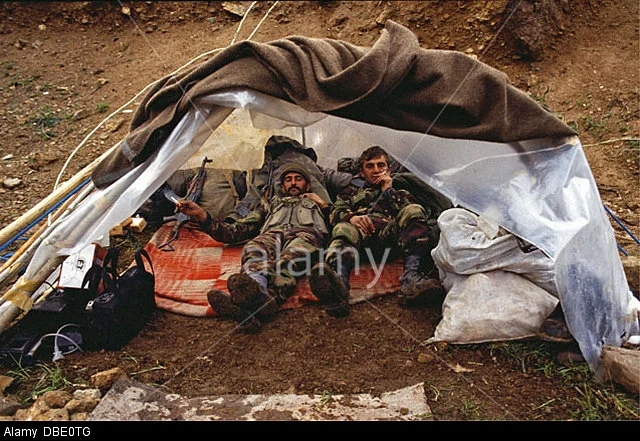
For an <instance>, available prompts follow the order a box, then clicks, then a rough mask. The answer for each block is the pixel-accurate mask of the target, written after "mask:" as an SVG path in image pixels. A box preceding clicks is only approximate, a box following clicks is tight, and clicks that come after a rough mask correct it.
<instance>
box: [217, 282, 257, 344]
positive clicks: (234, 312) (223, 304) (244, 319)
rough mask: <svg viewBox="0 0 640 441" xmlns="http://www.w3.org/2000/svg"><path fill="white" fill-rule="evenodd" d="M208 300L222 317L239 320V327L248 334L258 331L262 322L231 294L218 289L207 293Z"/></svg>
mask: <svg viewBox="0 0 640 441" xmlns="http://www.w3.org/2000/svg"><path fill="white" fill-rule="evenodd" d="M207 301H208V302H209V305H211V308H212V309H213V310H214V312H216V313H217V314H218V315H219V316H220V317H228V318H231V319H233V320H235V321H236V322H238V328H239V329H240V330H241V331H243V332H246V333H248V334H253V333H256V332H258V331H259V330H260V327H261V326H262V324H261V323H260V321H259V320H258V319H257V318H256V317H255V316H254V315H253V314H251V313H250V312H249V311H247V310H246V309H243V308H241V307H240V306H238V305H236V304H235V303H233V301H232V299H231V296H229V295H227V294H226V293H225V292H223V291H220V290H218V289H212V290H211V291H209V292H208V293H207Z"/></svg>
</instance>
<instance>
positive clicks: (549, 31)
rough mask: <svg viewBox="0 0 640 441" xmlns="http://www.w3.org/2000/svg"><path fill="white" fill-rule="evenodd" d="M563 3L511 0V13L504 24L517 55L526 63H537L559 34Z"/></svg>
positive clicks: (561, 27)
mask: <svg viewBox="0 0 640 441" xmlns="http://www.w3.org/2000/svg"><path fill="white" fill-rule="evenodd" d="M566 3H567V2H566V0H551V1H542V2H541V1H537V0H522V1H518V2H516V1H515V0H510V1H509V5H508V6H507V9H508V10H510V11H513V14H512V15H511V16H510V19H509V20H508V21H507V22H506V23H505V29H506V30H507V34H508V35H509V36H510V37H511V38H512V39H513V42H514V44H515V46H516V50H517V51H518V53H519V55H521V56H522V57H523V58H525V59H527V60H533V61H536V60H540V59H542V57H543V54H544V51H545V50H546V49H548V47H549V46H550V45H551V42H552V41H553V39H554V38H557V37H558V36H559V35H562V29H563V25H562V21H563V20H567V19H568V18H567V17H566V14H565V13H564V7H563V6H564V4H566Z"/></svg>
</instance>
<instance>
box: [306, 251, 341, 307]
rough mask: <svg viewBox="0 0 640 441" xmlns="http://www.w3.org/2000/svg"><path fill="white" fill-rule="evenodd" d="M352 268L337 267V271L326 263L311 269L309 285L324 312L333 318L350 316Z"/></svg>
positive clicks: (339, 265)
mask: <svg viewBox="0 0 640 441" xmlns="http://www.w3.org/2000/svg"><path fill="white" fill-rule="evenodd" d="M350 275H351V268H350V267H349V266H347V265H344V264H338V265H336V270H334V269H333V268H331V267H330V266H329V265H327V264H326V263H324V262H320V263H318V264H316V265H314V267H313V268H311V275H310V277H309V285H310V286H311V291H312V292H313V294H314V295H315V296H316V297H317V298H318V300H319V301H320V304H321V305H322V306H323V307H324V310H325V311H326V312H327V314H329V315H330V316H333V317H345V316H347V315H349V289H350V285H349V277H350Z"/></svg>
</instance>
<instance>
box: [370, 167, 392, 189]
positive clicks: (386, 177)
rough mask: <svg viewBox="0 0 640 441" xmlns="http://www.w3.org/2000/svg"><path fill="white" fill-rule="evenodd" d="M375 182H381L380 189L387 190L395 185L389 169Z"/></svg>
mask: <svg viewBox="0 0 640 441" xmlns="http://www.w3.org/2000/svg"><path fill="white" fill-rule="evenodd" d="M374 184H380V189H381V190H382V191H385V190H387V189H389V188H391V186H392V185H393V178H392V177H391V175H390V174H389V171H385V172H382V173H381V174H380V175H379V176H378V177H377V178H376V180H375V182H374Z"/></svg>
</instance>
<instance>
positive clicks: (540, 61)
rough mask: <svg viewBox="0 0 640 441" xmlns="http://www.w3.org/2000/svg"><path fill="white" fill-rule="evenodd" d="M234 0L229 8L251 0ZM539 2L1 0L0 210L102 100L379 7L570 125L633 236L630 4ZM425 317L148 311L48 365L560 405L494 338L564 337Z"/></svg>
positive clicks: (40, 184) (515, 407)
mask: <svg viewBox="0 0 640 441" xmlns="http://www.w3.org/2000/svg"><path fill="white" fill-rule="evenodd" d="M232 3H234V4H236V5H237V4H239V5H240V6H242V7H244V8H245V10H246V8H248V7H249V6H250V5H251V2H232ZM516 3H519V2H513V4H516ZM547 3H554V4H558V5H560V7H558V8H557V9H554V14H552V15H545V14H537V13H536V11H534V12H533V13H532V14H528V15H525V17H529V18H531V17H534V18H537V19H538V20H542V19H543V18H544V17H546V20H545V21H541V23H547V24H549V23H550V24H552V25H553V27H552V29H551V31H550V32H543V33H544V35H545V37H544V39H543V40H541V41H542V43H541V42H540V40H537V39H536V38H534V35H533V34H530V35H528V36H524V37H523V36H522V35H521V34H519V31H522V30H523V29H525V28H526V26H525V24H526V21H525V20H524V19H523V18H522V17H523V16H522V15H518V14H511V11H510V8H509V7H508V6H509V4H510V3H509V2H507V1H494V2H475V1H468V2H454V1H429V2H393V1H371V2H339V1H331V2H330V1H322V2H320V1H305V2H257V4H256V6H255V7H254V8H253V9H251V11H250V12H249V14H248V15H247V18H246V19H245V20H244V21H241V17H240V16H239V15H237V14H234V13H232V12H230V11H229V10H225V8H224V6H226V5H223V3H222V2H73V3H64V2H51V3H50V2H42V3H38V2H36V3H29V2H15V3H14V2H3V3H2V4H0V48H1V51H2V52H1V56H0V60H1V61H0V91H1V93H0V102H1V106H0V178H1V179H3V180H4V181H3V186H2V188H0V193H1V194H2V198H1V200H0V225H1V226H2V227H4V226H6V225H8V224H9V223H11V222H12V221H13V220H14V219H16V218H18V217H19V216H20V215H22V214H23V213H24V212H26V211H27V210H29V209H30V208H31V207H33V206H35V205H36V204H37V203H38V202H39V201H41V200H42V199H43V198H44V197H45V196H47V195H48V194H49V193H50V192H51V191H52V190H53V187H54V184H55V182H56V179H57V178H58V174H59V173H60V171H61V170H62V168H63V165H64V164H65V161H66V160H67V158H68V157H69V155H70V154H71V152H72V151H73V150H74V149H75V148H76V147H77V146H78V145H80V144H81V142H83V140H85V138H87V136H88V135H90V134H91V131H92V130H93V129H94V128H96V127H97V126H98V125H99V124H100V123H101V122H102V121H103V120H104V119H105V118H106V117H107V116H108V115H109V114H110V113H111V112H113V111H115V110H116V109H118V108H120V107H121V106H123V105H125V104H126V103H128V102H129V101H130V100H131V99H132V98H133V97H134V96H135V95H136V94H137V93H138V92H139V91H141V90H142V89H143V88H145V87H146V86H147V85H149V84H150V83H151V82H153V81H154V80H156V79H159V78H161V77H163V76H165V75H167V74H169V73H171V72H173V71H175V70H176V69H177V68H179V67H180V66H182V65H184V64H186V63H187V62H189V61H190V60H192V59H193V58H195V57H197V56H198V55H200V54H203V53H205V52H208V51H211V50H213V49H216V48H223V47H226V46H227V45H229V44H231V43H232V42H233V41H238V40H241V39H247V38H249V37H250V38H251V39H253V40H255V41H271V40H275V39H278V38H282V37H285V36H287V35H293V34H300V35H305V36H308V37H330V38H337V39H343V40H347V41H350V42H351V43H354V44H358V45H363V46H368V45H371V44H372V43H374V42H375V41H376V39H377V38H378V36H379V33H380V31H381V29H382V27H383V23H384V21H385V20H387V19H392V20H395V21H397V22H399V23H401V24H403V25H405V26H407V27H409V28H410V29H412V30H413V31H414V32H415V33H416V35H417V36H418V38H419V41H420V43H421V45H422V46H423V47H425V48H431V49H449V50H458V51H463V52H465V53H468V54H472V55H476V56H477V57H478V58H479V59H480V60H481V61H483V62H485V63H487V64H489V65H491V66H493V67H495V68H497V69H500V70H502V71H504V72H505V73H506V74H507V75H508V76H509V78H510V80H511V81H512V83H513V84H514V85H516V86H517V87H519V88H521V89H522V90H525V91H527V92H529V93H530V94H531V96H532V97H534V98H535V99H537V100H538V101H539V102H542V103H543V104H545V105H546V106H548V107H549V108H550V109H552V110H553V111H554V112H555V113H557V114H558V115H559V116H560V117H561V118H563V119H564V120H565V121H566V122H567V123H569V124H571V125H573V126H574V127H576V128H577V130H578V132H579V134H580V138H581V140H582V143H583V145H584V146H585V151H586V154H587V157H588V160H589V163H590V165H591V167H592V170H593V174H594V176H595V178H596V181H597V183H598V187H599V189H600V192H601V196H602V199H603V202H604V203H605V204H606V205H607V207H609V208H610V209H611V210H612V212H613V213H614V214H615V215H616V216H617V217H618V219H620V220H621V221H622V222H623V223H624V224H625V225H626V226H627V227H628V228H630V230H631V231H632V232H633V234H634V235H635V236H637V235H638V234H639V233H640V228H639V225H638V212H639V209H640V186H638V168H639V159H638V158H639V151H638V141H637V139H638V135H639V129H640V127H639V122H638V121H639V118H638V116H639V109H640V108H639V106H638V103H639V101H638V84H639V82H638V75H639V74H640V70H639V69H638V67H639V63H638V55H639V53H640V52H639V42H640V39H639V35H638V16H639V12H640V11H639V10H640V5H639V4H638V2H637V1H636V0H619V1H610V0H603V1H590V0H580V1H571V2H568V1H566V2H563V1H557V2H547ZM528 5H530V2H521V5H520V6H521V7H522V8H524V7H525V6H528ZM227 9H229V8H227ZM537 12H539V11H537ZM265 17H266V18H265ZM263 18H264V21H263V22H262V23H260V21H261V20H263ZM510 20H514V22H511V23H510ZM517 20H521V23H520V25H518V26H514V23H516V21H517ZM241 24H242V26H240V25H241ZM258 25H259V27H258ZM254 31H255V32H254ZM539 36H540V35H538V37H539ZM135 105H136V102H135V101H134V102H132V103H130V104H127V105H126V106H125V108H124V110H125V111H124V112H119V113H118V114H117V115H115V116H114V117H113V118H112V119H111V120H110V122H109V124H105V125H104V126H103V127H101V128H100V129H99V130H97V131H96V132H95V133H93V134H91V136H90V137H89V138H88V139H87V142H86V143H84V145H83V146H82V148H80V149H79V150H78V152H77V153H76V154H75V156H74V158H73V160H72V161H70V163H69V165H68V166H67V168H66V170H65V171H64V173H63V175H62V177H61V179H60V180H61V181H64V180H66V179H69V178H70V177H71V176H73V174H74V173H76V172H77V171H79V170H81V169H83V168H84V167H85V166H86V165H87V164H89V163H91V161H93V160H94V159H95V158H97V157H98V156H99V155H100V154H102V153H103V152H105V151H106V150H107V149H109V148H110V147H111V146H112V145H113V144H114V143H115V142H117V141H119V140H120V139H122V138H123V137H124V136H125V134H126V131H127V127H128V123H129V120H130V117H131V113H126V111H127V110H133V109H135ZM629 138H633V139H635V141H630V140H629ZM612 226H613V228H614V230H615V232H616V238H617V240H618V243H619V245H620V246H621V247H623V248H624V249H625V250H626V252H628V253H629V254H630V255H632V256H638V254H639V250H638V246H637V245H636V244H635V242H634V240H633V238H631V237H630V236H629V235H628V234H627V233H626V232H625V231H623V230H622V229H621V228H620V227H619V226H618V224H617V223H616V222H613V221H612ZM440 314H441V311H440V305H437V304H434V305H429V306H428V307H426V308H421V309H403V308H400V307H399V306H398V305H397V304H396V299H395V298H394V297H393V296H385V297H382V298H379V299H376V300H374V301H372V302H370V303H363V304H359V305H358V306H356V307H354V309H353V311H352V314H351V315H350V316H349V317H347V318H344V319H335V318H331V317H328V316H326V315H325V314H324V312H323V311H322V310H321V309H320V308H319V307H316V306H306V307H303V308H300V309H295V310H287V311H284V312H281V313H279V314H277V316H276V317H275V319H274V320H273V321H271V322H269V323H266V324H265V325H264V327H263V330H262V331H261V332H260V333H259V334H257V335H245V334H242V333H239V332H234V324H233V323H232V322H230V321H226V320H220V319H214V318H207V319H204V318H202V319H201V318H193V317H186V316H180V315H176V314H172V313H168V312H164V311H158V312H157V313H156V314H155V315H154V317H153V319H152V321H151V322H150V323H149V325H148V326H147V328H146V329H144V330H143V331H142V332H141V334H140V335H139V336H137V337H136V338H134V339H133V340H132V341H131V342H130V343H129V344H128V345H127V346H126V347H125V348H123V350H122V351H117V352H96V353H84V354H79V353H78V354H73V355H70V356H67V357H66V358H65V359H64V360H63V361H61V362H60V363H59V364H60V366H61V367H62V368H63V370H64V372H65V374H66V376H67V378H69V379H71V380H72V381H75V382H76V383H85V382H87V381H88V378H89V377H90V375H92V374H94V373H96V372H99V371H102V370H106V369H110V368H113V367H116V366H119V367H121V368H123V369H124V370H125V371H126V372H128V373H129V374H130V375H132V376H133V377H134V378H136V379H137V380H139V381H143V382H146V383H150V384H155V385H159V386H161V387H165V388H167V390H170V391H173V392H175V393H179V394H182V395H184V396H188V397H195V396H206V395H217V394H270V393H299V394H307V393H309V394H311V393H316V394H322V393H332V394H349V393H372V394H379V393H383V392H387V391H392V390H396V389H399V388H403V387H406V386H410V385H414V384H416V383H424V385H425V391H426V395H427V398H428V404H429V406H430V407H431V409H432V412H433V417H434V418H435V419H438V420H462V419H474V420H568V419H573V418H575V415H576V413H577V412H579V411H580V401H579V399H580V398H582V397H581V392H580V390H578V389H577V388H574V387H567V385H566V384H565V383H564V382H563V381H562V378H561V377H560V376H558V375H555V376H550V375H546V373H545V372H544V371H541V370H536V369H533V368H532V367H531V366H532V365H531V363H530V362H529V360H522V359H519V358H518V357H514V356H511V355H510V353H511V352H512V351H511V350H510V349H509V348H510V347H511V348H513V347H514V346H515V345H524V346H525V348H527V347H529V348H530V351H531V352H532V353H533V352H535V351H538V350H539V349H540V348H541V347H542V348H543V349H544V350H545V351H546V352H545V353H546V354H547V355H546V357H548V358H549V362H550V363H554V364H557V361H556V360H555V354H556V353H557V352H558V351H560V350H562V349H563V348H562V347H559V346H558V345H553V344H542V343H540V342H537V341H531V342H519V343H510V344H491V345H490V344H485V345H466V346H453V345H448V346H447V345H439V346H423V345H422V343H423V342H424V341H426V340H427V339H428V338H429V337H431V336H432V335H433V331H434V329H435V327H436V326H437V324H438V321H439V317H440ZM3 369H4V368H3ZM15 393H17V392H15Z"/></svg>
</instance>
